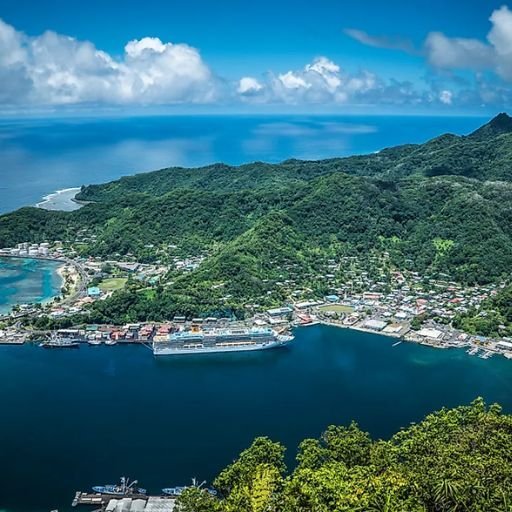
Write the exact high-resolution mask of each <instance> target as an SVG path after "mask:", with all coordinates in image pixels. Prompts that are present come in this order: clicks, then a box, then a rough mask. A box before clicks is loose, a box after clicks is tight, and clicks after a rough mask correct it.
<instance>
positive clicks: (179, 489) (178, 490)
mask: <svg viewBox="0 0 512 512" xmlns="http://www.w3.org/2000/svg"><path fill="white" fill-rule="evenodd" d="M190 487H193V486H176V487H165V488H164V489H162V492H163V493H164V494H165V495H166V496H175V497H178V496H180V495H181V494H182V493H183V491H184V490H185V489H189V488H190ZM199 488H200V487H199ZM204 490H205V491H206V492H207V493H208V494H210V495H212V496H217V491H216V490H215V489H211V488H207V489H204Z"/></svg>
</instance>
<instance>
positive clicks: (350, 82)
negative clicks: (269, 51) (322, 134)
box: [246, 56, 439, 105]
mask: <svg viewBox="0 0 512 512" xmlns="http://www.w3.org/2000/svg"><path fill="white" fill-rule="evenodd" d="M263 89H264V91H265V94H264V95H260V96H258V97H257V98H250V99H248V98H246V99H247V100H248V101H258V102H261V101H262V98H264V101H266V102H267V103H285V104H289V105H298V104H334V105H336V104H337V105H345V104H350V105H373V104H399V105H405V104H418V103H421V102H422V101H430V102H431V101H439V99H438V98H437V96H436V97H435V98H434V99H430V100H429V99H428V97H427V95H425V94H424V93H422V92H418V91H417V90H415V89H414V88H413V86H412V84H410V83H408V82H396V81H386V80H383V79H382V78H379V77H378V76H377V75H375V74H374V73H371V72H370V71H365V70H363V71H359V72H357V73H350V72H348V71H344V70H343V69H342V68H341V67H340V66H339V65H338V64H337V63H335V62H333V61H332V60H330V59H328V58H327V57H325V56H320V57H317V58H316V59H314V60H313V62H311V63H309V64H306V65H305V66H304V67H303V68H302V69H298V70H289V71H286V72H285V73H280V74H278V75H277V76H275V75H272V74H271V75H270V77H269V79H268V81H267V82H266V83H265V84H264V86H263Z"/></svg>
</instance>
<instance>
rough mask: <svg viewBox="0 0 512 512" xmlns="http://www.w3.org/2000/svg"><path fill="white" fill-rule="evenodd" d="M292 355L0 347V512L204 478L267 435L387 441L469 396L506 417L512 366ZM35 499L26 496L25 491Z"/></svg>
mask: <svg viewBox="0 0 512 512" xmlns="http://www.w3.org/2000/svg"><path fill="white" fill-rule="evenodd" d="M296 334H297V338H296V341H295V342H294V344H293V345H292V346H290V347H289V348H287V349H282V350H276V351H265V352H259V353H247V354H224V355H214V354H212V355H207V356H187V357H182V358H170V359H154V358H153V356H152V354H151V352H150V351H149V350H148V349H146V348H144V347H140V346H124V347H123V346H115V347H104V346H102V347H88V346H84V347H81V348H80V349H79V350H76V351H73V350H72V351H45V350H42V349H40V348H38V347H36V346H23V347H5V346H4V347H0V404H2V409H1V410H2V421H1V422H0V447H1V451H0V457H1V460H0V497H1V499H0V509H2V508H4V509H7V510H11V511H20V512H22V511H35V510H38V511H41V510H46V511H47V510H50V509H52V508H59V510H61V511H62V510H67V509H68V508H69V503H70V502H71V500H72V498H73V495H74V492H75V490H77V489H82V490H86V489H88V488H89V487H90V486H92V485H95V484H103V483H109V482H114V481H116V479H117V478H118V477H120V476H121V475H123V474H127V475H129V476H132V477H137V478H138V479H139V480H140V482H141V484H142V485H143V486H145V487H147V488H148V489H149V490H150V491H153V492H158V490H159V489H160V488H161V487H164V486H168V485H177V484H186V483H187V482H188V481H189V479H190V478H191V477H193V476H196V477H198V478H201V479H203V478H205V479H211V478H212V477H213V476H214V475H215V474H216V473H217V472H218V471H219V470H220V469H221V468H223V467H225V466H226V465H227V464H229V462H230V461H232V460H233V458H234V457H236V456H237V454H238V453H239V452H240V451H241V450H242V449H244V448H245V447H246V446H248V445H249V443H250V442H251V440H252V439H253V438H254V437H255V436H259V435H268V436H270V437H271V438H273V439H275V440H279V441H281V442H283V443H284V444H285V445H286V446H287V447H288V457H289V459H293V456H294V453H295V449H296V446H297V444H298V443H299V441H300V440H301V439H303V438H304V437H306V436H318V435H319V434H320V433H321V431H322V430H323V429H324V428H325V427H326V426H327V425H329V424H332V423H337V424H346V423H348V422H349V421H351V420H352V419H355V420H357V421H358V422H359V423H360V424H361V426H362V427H363V428H365V429H367V430H369V431H370V432H371V433H372V435H373V436H376V437H387V436H389V435H390V434H391V433H392V432H394V431H396V430H397V429H399V428H400V427H401V426H404V425H407V424H409V422H411V421H418V420H420V419H421V418H422V417H423V416H424V415H425V414H426V413H428V412H429V411H432V410H434V409H437V408H440V407H442V406H455V405H458V404H461V403H468V402H469V401H471V400H473V399H474V398H475V397H476V396H479V395H481V396H484V397H485V398H486V400H488V401H498V402H500V403H502V404H503V406H504V407H505V409H506V410H507V411H508V412H512V361H508V360H506V359H504V358H501V357H500V358H499V357H494V358H492V359H489V360H486V361H485V360H482V359H479V358H477V357H470V356H468V355H467V354H466V353H465V352H464V351H461V350H450V351H448V350H436V349H430V348H427V347H421V346H417V345H413V344H407V343H403V344H401V345H398V346H396V347H392V345H393V343H394V342H395V340H394V339H392V338H386V337H382V336H377V335H372V334H367V333H361V332H357V331H349V330H345V329H337V328H334V327H322V326H316V327H310V328H306V329H302V330H298V331H297V333H296ZM28 488H29V489H30V492H27V489H28Z"/></svg>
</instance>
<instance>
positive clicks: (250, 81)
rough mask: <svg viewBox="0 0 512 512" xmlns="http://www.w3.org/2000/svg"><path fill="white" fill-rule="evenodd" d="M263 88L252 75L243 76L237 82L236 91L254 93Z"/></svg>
mask: <svg viewBox="0 0 512 512" xmlns="http://www.w3.org/2000/svg"><path fill="white" fill-rule="evenodd" d="M262 89H263V85H261V84H260V82H259V81H258V80H256V78H253V77H252V76H244V77H243V78H241V79H240V81H239V82H238V88H237V92H238V93H239V94H255V93H258V92H259V91H261V90H262Z"/></svg>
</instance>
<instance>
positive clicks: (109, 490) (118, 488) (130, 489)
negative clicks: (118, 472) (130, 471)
mask: <svg viewBox="0 0 512 512" xmlns="http://www.w3.org/2000/svg"><path fill="white" fill-rule="evenodd" d="M135 485H137V480H133V482H131V483H130V481H129V479H128V478H126V477H124V476H123V477H121V483H120V484H119V485H114V484H107V485H95V486H94V487H93V488H92V490H93V491H94V492H97V493H99V494H108V495H111V496H129V495H133V494H146V492H147V491H146V489H143V488H142V487H134V486H135Z"/></svg>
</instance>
